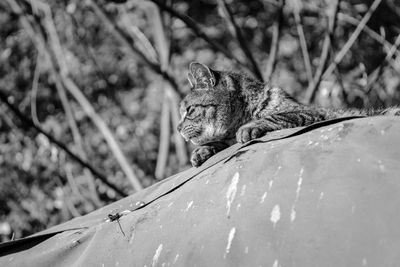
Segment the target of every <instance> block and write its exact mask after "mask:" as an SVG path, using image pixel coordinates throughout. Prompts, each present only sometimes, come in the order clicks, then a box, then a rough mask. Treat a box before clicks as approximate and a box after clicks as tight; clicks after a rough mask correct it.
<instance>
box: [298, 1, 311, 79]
mask: <svg viewBox="0 0 400 267" xmlns="http://www.w3.org/2000/svg"><path fill="white" fill-rule="evenodd" d="M300 3H301V2H300V1H293V15H294V20H295V22H296V28H297V33H298V35H299V41H300V47H301V53H302V54H303V61H304V66H305V68H306V73H307V79H308V84H311V83H312V80H313V77H312V69H311V61H310V55H309V54H308V48H307V41H306V37H305V35H304V30H303V25H302V21H301V16H300V6H299V5H300Z"/></svg>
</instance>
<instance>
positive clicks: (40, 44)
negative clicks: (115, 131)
mask: <svg viewBox="0 0 400 267" xmlns="http://www.w3.org/2000/svg"><path fill="white" fill-rule="evenodd" d="M7 1H8V3H9V5H10V7H11V9H12V10H13V12H14V13H16V14H17V15H18V16H19V19H20V22H21V24H22V26H23V28H24V29H25V30H26V32H27V33H28V35H29V36H30V38H31V39H32V41H33V43H34V44H35V46H36V48H37V50H39V51H44V52H45V53H46V56H47V57H48V58H49V59H50V60H49V62H50V65H51V67H52V68H53V69H57V63H56V61H55V59H54V56H53V55H52V54H50V52H49V51H50V49H49V48H48V47H47V44H46V41H45V38H44V36H43V35H42V33H41V32H37V31H35V30H34V28H33V26H32V25H31V24H30V22H29V20H28V19H27V18H26V17H25V14H24V12H23V11H22V8H21V7H20V6H19V4H18V3H17V2H16V1H15V0H7ZM55 74H56V76H59V77H57V79H62V81H63V84H64V86H65V87H66V88H67V89H68V91H69V92H70V93H71V95H72V96H74V98H75V99H76V100H77V101H78V103H79V104H80V106H81V107H82V108H83V110H84V111H85V113H86V114H87V115H88V116H89V118H90V119H91V120H92V121H93V123H94V124H95V125H96V126H97V127H98V128H99V130H100V132H101V133H102V134H103V136H104V138H105V140H106V141H107V143H108V144H109V146H110V149H111V151H113V152H114V156H115V157H116V159H117V161H118V162H119V163H120V165H121V168H122V169H123V171H124V172H125V173H126V175H127V177H128V178H129V177H131V178H132V179H131V182H132V185H133V186H134V188H135V189H136V190H140V189H141V188H142V186H141V184H140V183H139V181H138V180H137V178H136V179H135V177H136V176H135V175H134V173H133V171H132V170H131V168H130V165H129V164H128V162H127V161H126V158H125V156H124V155H123V154H122V151H121V150H120V148H119V146H118V143H117V142H116V140H115V139H114V137H113V135H112V133H111V131H110V130H109V129H108V127H107V125H106V124H105V122H104V121H103V119H102V118H101V117H100V116H99V115H98V114H97V113H96V112H95V110H94V108H93V106H92V105H91V103H90V102H89V101H88V100H87V99H86V97H85V96H84V95H83V93H82V92H81V90H80V89H79V88H78V86H77V85H76V84H75V82H74V81H73V80H72V79H71V78H69V77H68V76H61V74H59V73H58V72H55Z"/></svg>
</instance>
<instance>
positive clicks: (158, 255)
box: [151, 244, 163, 267]
mask: <svg viewBox="0 0 400 267" xmlns="http://www.w3.org/2000/svg"><path fill="white" fill-rule="evenodd" d="M162 249H163V244H160V245H159V246H158V248H157V250H156V253H154V257H153V263H152V265H151V266H153V267H154V266H156V264H157V262H158V258H159V257H160V254H161V251H162Z"/></svg>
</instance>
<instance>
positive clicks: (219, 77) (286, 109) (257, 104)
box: [178, 63, 400, 166]
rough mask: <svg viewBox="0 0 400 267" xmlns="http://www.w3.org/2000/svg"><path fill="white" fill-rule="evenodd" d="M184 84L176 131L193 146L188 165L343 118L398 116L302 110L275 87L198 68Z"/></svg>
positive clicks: (238, 75) (394, 112)
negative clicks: (186, 85)
mask: <svg viewBox="0 0 400 267" xmlns="http://www.w3.org/2000/svg"><path fill="white" fill-rule="evenodd" d="M189 80H190V83H191V85H192V90H191V92H190V93H189V94H188V95H187V96H186V97H185V98H184V99H183V100H182V102H181V106H180V111H181V115H182V118H181V121H180V123H179V125H178V131H179V132H180V133H181V134H182V136H183V137H184V138H185V139H186V140H190V141H191V142H192V143H193V144H195V145H196V146H198V147H197V148H196V149H195V150H194V151H193V153H192V158H191V162H192V165H193V166H199V165H201V164H202V163H203V162H204V161H205V160H207V159H208V158H209V157H211V156H212V155H214V154H215V153H217V152H219V151H221V150H222V149H225V148H226V147H228V146H230V145H232V144H233V143H235V142H240V143H245V142H248V141H250V140H252V139H255V138H259V137H261V136H264V135H265V134H267V133H268V132H272V131H276V130H280V129H285V128H293V127H299V126H307V125H310V124H312V123H315V122H319V121H323V120H328V119H334V118H338V117H345V116H374V115H394V116H399V115H400V109H399V108H389V109H380V110H372V109H371V110H356V109H342V110H341V109H323V108H318V107H312V106H307V105H303V104H300V103H298V102H297V101H296V100H294V99H293V98H291V97H290V96H289V95H288V94H287V93H286V92H285V91H284V90H283V89H281V88H279V87H273V86H271V85H269V84H263V83H261V82H259V81H257V80H255V79H253V78H251V77H249V76H247V75H245V74H242V73H233V72H226V71H216V70H212V69H210V68H208V67H207V66H204V65H202V64H200V63H192V64H191V66H190V73H189Z"/></svg>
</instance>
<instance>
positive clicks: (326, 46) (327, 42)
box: [305, 0, 340, 103]
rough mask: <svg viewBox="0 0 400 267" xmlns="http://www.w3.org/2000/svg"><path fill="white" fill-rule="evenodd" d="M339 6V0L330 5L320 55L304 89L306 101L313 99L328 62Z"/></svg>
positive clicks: (309, 101)
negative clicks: (312, 76)
mask: <svg viewBox="0 0 400 267" xmlns="http://www.w3.org/2000/svg"><path fill="white" fill-rule="evenodd" d="M339 7H340V0H336V1H335V3H334V4H333V6H332V13H331V14H330V15H329V19H328V31H327V32H326V33H325V39H324V43H323V45H322V52H321V57H320V60H319V64H318V68H317V70H316V72H315V75H314V78H313V80H312V83H311V84H309V86H308V88H307V91H306V97H305V98H306V103H311V102H313V101H314V98H315V95H316V93H317V90H318V86H319V84H320V82H321V78H322V74H323V72H324V70H325V68H326V64H327V62H328V57H329V52H330V50H331V44H332V40H333V35H334V32H335V27H336V21H337V20H336V18H337V14H338V11H339Z"/></svg>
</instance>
